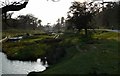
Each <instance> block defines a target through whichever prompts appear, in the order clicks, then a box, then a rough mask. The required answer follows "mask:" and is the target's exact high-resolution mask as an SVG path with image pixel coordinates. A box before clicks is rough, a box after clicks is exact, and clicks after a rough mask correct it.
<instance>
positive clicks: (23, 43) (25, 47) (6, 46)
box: [2, 31, 54, 61]
mask: <svg viewBox="0 0 120 76" xmlns="http://www.w3.org/2000/svg"><path fill="white" fill-rule="evenodd" d="M12 32H14V33H12ZM25 32H26V33H28V32H27V31H21V32H18V31H16V32H15V31H11V32H8V31H4V32H3V36H4V37H5V36H9V35H10V36H11V37H14V36H18V35H25ZM29 34H32V35H34V34H41V35H34V36H30V37H27V38H23V39H22V40H20V41H16V42H6V41H4V42H3V45H2V48H3V52H4V53H6V54H7V57H8V58H9V59H11V60H25V61H26V60H28V61H29V60H36V59H37V58H40V57H41V56H42V55H44V54H45V52H46V49H48V47H50V46H49V45H47V44H46V43H43V42H40V43H37V41H43V40H45V39H48V38H53V36H54V35H48V34H45V33H41V32H39V31H38V32H37V31H34V32H33V31H31V32H29Z"/></svg>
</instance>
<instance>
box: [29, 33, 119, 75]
mask: <svg viewBox="0 0 120 76" xmlns="http://www.w3.org/2000/svg"><path fill="white" fill-rule="evenodd" d="M119 35H120V33H114V32H97V33H96V34H94V35H93V37H94V41H93V43H83V42H79V41H81V39H78V37H77V36H75V35H65V41H64V46H65V45H66V44H67V45H66V46H68V45H69V46H68V48H66V51H67V54H66V56H65V57H64V58H62V60H61V61H60V62H59V63H57V64H55V65H53V66H51V67H50V68H48V69H47V70H46V71H44V72H42V73H36V76H40V74H114V75H116V74H120V71H119V67H120V62H119V60H120V56H119V50H118V47H119V46H118V45H120V40H119V38H118V37H120V36H119ZM67 41H68V42H67ZM65 43H66V44H65ZM33 74H34V73H33ZM31 75H32V73H31ZM33 76H34V75H33Z"/></svg>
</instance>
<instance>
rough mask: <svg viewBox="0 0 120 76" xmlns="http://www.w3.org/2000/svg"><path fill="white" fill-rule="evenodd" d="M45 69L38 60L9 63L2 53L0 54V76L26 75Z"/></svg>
mask: <svg viewBox="0 0 120 76" xmlns="http://www.w3.org/2000/svg"><path fill="white" fill-rule="evenodd" d="M1 64H2V65H1ZM45 69H46V66H43V65H42V63H41V62H40V59H37V60H36V62H28V61H24V62H23V61H11V60H8V59H7V57H6V55H5V54H4V53H2V52H0V76H1V74H28V73H29V72H32V71H36V72H40V71H44V70H45Z"/></svg>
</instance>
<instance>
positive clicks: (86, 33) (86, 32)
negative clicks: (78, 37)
mask: <svg viewBox="0 0 120 76" xmlns="http://www.w3.org/2000/svg"><path fill="white" fill-rule="evenodd" d="M87 35H88V31H87V28H85V36H86V37H87Z"/></svg>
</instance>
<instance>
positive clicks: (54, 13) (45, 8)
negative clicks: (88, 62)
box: [9, 0, 112, 25]
mask: <svg viewBox="0 0 120 76" xmlns="http://www.w3.org/2000/svg"><path fill="white" fill-rule="evenodd" d="M9 1H11V0H9ZM13 1H16V0H13ZM73 1H80V2H83V1H90V0H60V1H59V2H52V1H51V0H29V2H28V5H27V6H26V8H24V9H22V10H20V11H17V12H14V15H13V17H17V16H18V15H20V14H22V15H25V14H33V15H34V16H35V17H37V18H39V19H41V20H42V24H43V25H45V24H47V23H51V24H54V23H55V22H56V21H57V19H58V18H61V17H66V16H67V12H68V11H69V7H70V6H71V2H73ZM106 1H108V0H106ZM109 1H112V0H109Z"/></svg>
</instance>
